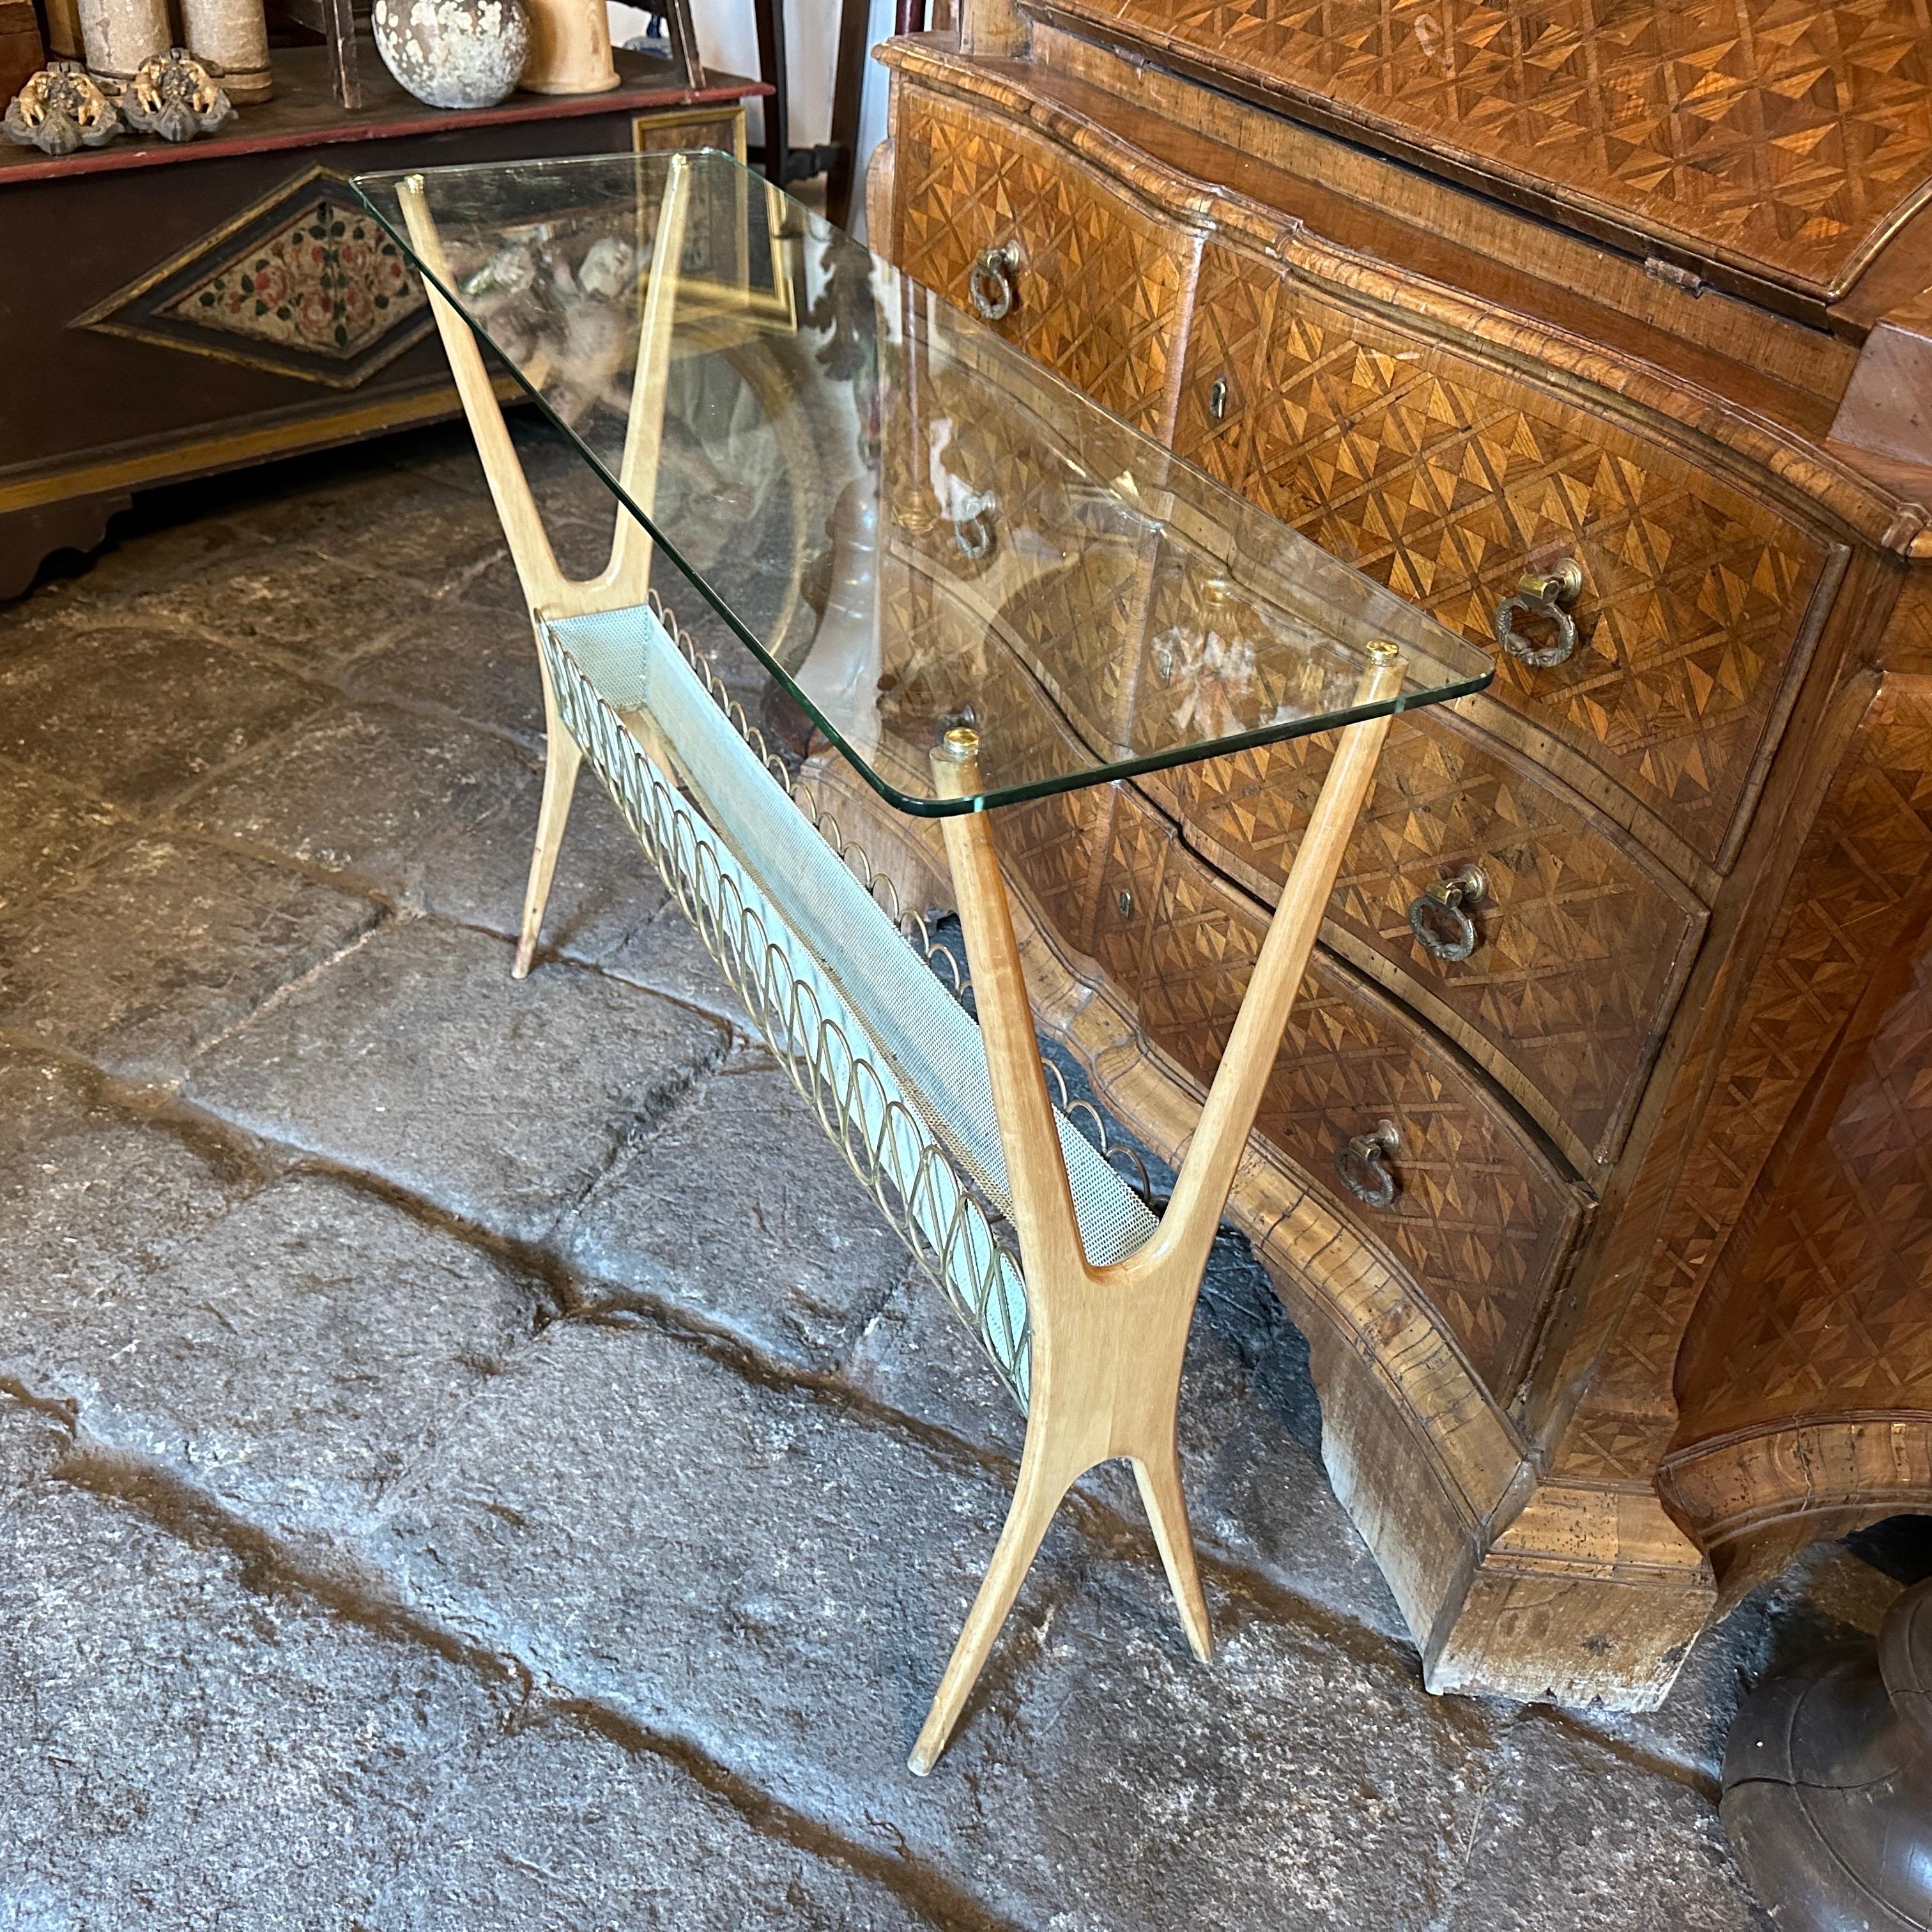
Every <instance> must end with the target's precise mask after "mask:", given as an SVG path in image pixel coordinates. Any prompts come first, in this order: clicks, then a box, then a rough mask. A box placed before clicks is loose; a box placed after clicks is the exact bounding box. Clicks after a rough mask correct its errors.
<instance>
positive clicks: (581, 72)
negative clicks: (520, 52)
mask: <svg viewBox="0 0 1932 1932" xmlns="http://www.w3.org/2000/svg"><path fill="white" fill-rule="evenodd" d="M526 4H527V5H528V6H529V11H530V51H529V58H527V59H526V61H525V62H523V79H522V80H521V81H520V83H519V85H520V86H522V87H523V89H525V90H526V92H529V93H531V94H601V93H603V92H604V91H605V90H606V89H609V88H613V87H615V86H616V85H617V69H616V65H614V64H613V62H612V60H611V58H610V15H609V14H608V13H607V12H606V11H605V10H604V0H526Z"/></svg>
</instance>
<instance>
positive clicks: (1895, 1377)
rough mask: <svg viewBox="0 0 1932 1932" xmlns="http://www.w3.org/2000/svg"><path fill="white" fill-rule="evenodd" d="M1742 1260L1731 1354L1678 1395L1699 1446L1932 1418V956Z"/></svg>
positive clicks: (1714, 1357)
mask: <svg viewBox="0 0 1932 1932" xmlns="http://www.w3.org/2000/svg"><path fill="white" fill-rule="evenodd" d="M1802 1160H1803V1169H1802V1185H1800V1186H1798V1187H1787V1188H1786V1189H1784V1190H1782V1191H1781V1193H1780V1194H1779V1196H1778V1199H1777V1201H1776V1202H1775V1204H1774V1206H1773V1208H1772V1212H1771V1213H1770V1214H1769V1215H1768V1216H1767V1217H1766V1220H1765V1221H1764V1223H1763V1226H1761V1227H1760V1229H1758V1231H1757V1235H1756V1237H1755V1238H1754V1240H1753V1241H1752V1243H1751V1247H1750V1249H1749V1250H1748V1253H1746V1255H1745V1258H1744V1259H1743V1262H1742V1264H1741V1265H1740V1275H1741V1278H1743V1279H1745V1280H1748V1281H1749V1282H1750V1284H1751V1292H1750V1294H1749V1295H1748V1296H1742V1295H1740V1296H1736V1297H1734V1298H1733V1300H1734V1303H1735V1314H1734V1319H1733V1320H1732V1321H1731V1322H1729V1323H1728V1324H1727V1329H1728V1333H1727V1335H1726V1337H1725V1341H1724V1348H1723V1350H1722V1352H1721V1357H1722V1358H1721V1360H1719V1359H1718V1352H1716V1351H1715V1350H1714V1351H1712V1352H1711V1355H1710V1357H1709V1358H1708V1359H1706V1361H1703V1363H1701V1364H1698V1365H1697V1373H1695V1375H1694V1378H1693V1379H1692V1380H1691V1382H1689V1384H1688V1385H1687V1386H1686V1387H1685V1388H1683V1389H1682V1390H1681V1391H1680V1395H1681V1397H1682V1402H1683V1408H1684V1425H1685V1431H1686V1433H1687V1435H1689V1436H1690V1437H1691V1439H1693V1440H1703V1439H1708V1438H1709V1437H1710V1436H1716V1435H1720V1434H1722V1433H1724V1432H1725V1431H1727V1430H1733V1429H1744V1428H1748V1427H1751V1426H1752V1425H1753V1424H1761V1423H1764V1422H1767V1421H1787V1420H1789V1419H1790V1418H1796V1417H1799V1416H1803V1415H1808V1414H1809V1415H1817V1414H1820V1413H1821V1412H1832V1411H1838V1410H1843V1409H1932V947H1928V948H1927V949H1925V950H1924V951H1923V952H1922V953H1921V956H1920V958H1919V960H1918V970H1917V971H1916V973H1915V974H1914V976H1913V977H1912V982H1911V983H1910V984H1909V986H1907V987H1906V989H1905V990H1904V992H1903V993H1902V994H1901V995H1900V997H1899V998H1898V999H1897V1001H1895V1003H1894V1005H1893V1007H1892V1008H1891V1011H1890V1012H1889V1013H1888V1014H1887V1015H1886V1016H1885V1019H1884V1020H1883V1022H1882V1024H1881V1025H1880V1026H1879V1029H1878V1031H1877V1033H1876V1036H1875V1037H1873V1040H1872V1042H1871V1044H1870V1049H1869V1050H1868V1052H1867V1054H1866V1055H1865V1056H1864V1061H1863V1063H1862V1064H1861V1067H1860V1068H1859V1070H1858V1073H1857V1074H1856V1076H1855V1078H1854V1079H1852V1081H1851V1082H1850V1083H1849V1086H1848V1087H1847V1088H1846V1092H1845V1094H1844V1097H1843V1100H1841V1102H1840V1103H1839V1105H1838V1109H1837V1110H1836V1112H1835V1115H1834V1116H1833V1118H1832V1121H1831V1123H1830V1126H1829V1130H1827V1131H1826V1133H1823V1135H1822V1136H1820V1139H1819V1140H1818V1142H1817V1144H1816V1145H1814V1146H1811V1147H1808V1148H1806V1149H1805V1150H1804V1152H1803V1154H1802Z"/></svg>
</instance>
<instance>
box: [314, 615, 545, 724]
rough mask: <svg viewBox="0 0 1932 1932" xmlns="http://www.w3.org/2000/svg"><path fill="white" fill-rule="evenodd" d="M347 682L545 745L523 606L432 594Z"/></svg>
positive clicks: (363, 691) (539, 682)
mask: <svg viewBox="0 0 1932 1932" xmlns="http://www.w3.org/2000/svg"><path fill="white" fill-rule="evenodd" d="M345 682H346V684H347V688H349V689H350V691H353V692H354V693H355V694H357V695H358V696H364V697H383V698H389V699H391V700H394V701H395V702H396V703H401V704H411V705H421V706H428V707H429V708H430V709H434V710H437V711H441V712H447V713H448V714H449V715H451V716H452V717H455V718H462V719H463V720H464V721H466V722H468V723H470V724H480V725H481V726H483V727H484V728H485V729H486V730H491V731H500V732H502V733H505V734H507V735H508V736H511V737H514V738H515V739H517V740H518V741H519V742H521V743H522V744H524V745H527V746H528V747H529V748H530V749H531V750H532V751H538V752H541V750H542V748H543V742H544V710H543V678H542V673H541V671H540V670H538V664H537V647H536V642H535V639H534V638H533V637H532V636H531V634H530V626H529V619H527V618H526V617H525V616H523V614H522V613H520V611H519V612H511V611H506V610H501V609H498V608H496V607H492V606H490V605H487V604H481V603H475V602H469V601H465V600H464V599H463V598H458V597H449V598H437V599H435V600H434V601H433V602H431V604H429V605H428V607H427V608H426V609H425V610H421V611H419V614H418V616H417V618H416V622H414V623H413V624H411V625H410V626H409V628H407V629H406V630H404V631H403V632H402V633H401V635H399V636H398V637H394V638H392V639H391V640H390V641H389V643H386V644H383V645H382V646H380V648H378V649H375V650H374V651H371V652H369V653H368V655H366V656H365V657H362V658H359V659H358V660H357V661H356V663H355V664H353V666H351V667H350V669H349V670H348V671H347V673H345Z"/></svg>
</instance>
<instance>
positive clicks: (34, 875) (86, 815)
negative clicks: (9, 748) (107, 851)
mask: <svg viewBox="0 0 1932 1932" xmlns="http://www.w3.org/2000/svg"><path fill="white" fill-rule="evenodd" d="M0 649H4V646H0ZM122 822H123V821H122V820H121V817H120V815H119V814H118V813H117V812H116V811H115V809H114V808H113V806H112V805H109V804H107V802H105V800H104V799H97V798H91V797H89V795H88V794H87V793H86V792H84V791H82V790H80V789H79V788H78V787H76V786H74V785H71V784H67V783H66V782H65V781H64V780H62V779H60V778H55V777H54V776H53V775H52V773H50V772H42V771H36V770H34V769H33V768H32V767H31V766H27V765H16V764H13V763H8V762H7V761H6V760H0V909H4V908H5V907H6V906H7V905H8V904H10V903H12V902H13V901H15V900H16V899H17V898H20V895H22V894H23V893H26V892H31V890H33V889H34V887H35V886H40V885H43V884H46V883H50V882H55V881H58V880H60V879H61V878H62V877H63V876H64V875H66V874H71V873H74V872H77V871H80V869H81V868H82V867H83V865H86V862H88V860H89V859H90V858H92V857H93V856H95V854H96V853H98V852H99V851H100V850H101V847H103V846H104V844H106V843H107V841H108V840H110V838H113V836H114V835H115V832H116V830H117V829H118V828H119V826H121V823H122Z"/></svg>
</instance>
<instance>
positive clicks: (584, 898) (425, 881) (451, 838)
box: [410, 778, 721, 1004]
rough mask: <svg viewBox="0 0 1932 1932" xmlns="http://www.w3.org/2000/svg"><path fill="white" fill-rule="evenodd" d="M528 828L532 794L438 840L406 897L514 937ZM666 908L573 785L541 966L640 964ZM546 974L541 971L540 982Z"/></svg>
mask: <svg viewBox="0 0 1932 1932" xmlns="http://www.w3.org/2000/svg"><path fill="white" fill-rule="evenodd" d="M536 822H537V793H536V791H535V789H534V788H532V789H531V790H528V791H526V792H524V793H519V794H518V795H517V796H514V797H511V798H506V799H503V800H502V802H501V803H500V804H499V805H498V806H497V807H496V809H495V810H494V811H492V812H490V814H489V815H488V816H487V817H485V818H483V819H481V820H478V823H476V824H475V825H473V826H468V827H466V828H463V829H460V830H455V831H452V832H448V833H446V835H444V836H443V838H440V839H439V840H437V842H436V843H435V844H434V845H432V846H431V847H430V848H429V849H428V850H427V851H426V852H425V853H424V854H423V856H422V859H421V862H419V864H418V865H417V866H416V870H415V874H414V877H413V882H412V884H411V887H410V892H411V895H412V897H413V898H414V899H415V900H416V901H417V902H418V903H419V904H421V905H422V907H423V909H424V910H425V911H428V912H431V913H437V914H438V915H439V916H441V917H443V918H444V919H455V920H456V921H457V922H458V923H460V924H461V925H463V926H476V927H478V928H480V929H481V930H483V931H484V932H495V933H500V934H501V935H502V936H503V937H504V938H506V939H514V938H515V937H516V936H517V933H518V932H520V930H521V929H522V924H523V889H524V885H525V883H526V880H527V879H528V877H529V868H530V850H531V847H532V844H534V842H535V837H536ZM668 904H670V895H669V894H668V893H667V892H666V891H665V890H664V886H663V885H662V883H661V882H660V881H659V880H658V875H657V873H656V871H655V870H654V869H653V868H652V865H651V862H650V861H649V859H646V857H645V856H644V854H643V850H641V848H640V847H639V845H638V844H637V840H636V839H635V838H634V837H633V836H632V835H631V830H630V828H629V827H628V826H627V825H625V823H624V821H623V820H622V818H621V817H619V815H618V812H617V808H616V806H615V805H613V804H612V803H611V802H610V799H609V797H608V796H607V794H606V793H605V792H604V788H603V787H601V785H598V784H595V783H594V782H592V781H590V780H589V779H588V778H585V779H583V780H580V781H579V783H578V785H577V797H576V799H575V801H574V803H573V804H572V805H571V809H570V818H569V821H568V823H567V824H566V825H565V827H564V834H563V845H562V850H560V851H559V853H558V854H557V860H556V871H555V873H554V874H553V876H552V877H551V880H550V900H549V902H548V904H547V905H546V906H545V907H544V922H543V935H542V940H541V947H540V950H539V952H538V959H539V960H540V961H541V960H543V959H547V958H552V957H554V958H560V959H568V960H571V961H575V962H580V963H582V964H585V965H594V966H600V967H603V968H605V969H606V970H607V971H608V970H611V969H612V968H613V967H614V965H615V964H616V962H618V961H619V959H622V958H625V956H630V957H631V958H634V959H643V958H644V957H646V956H648V953H649V950H650V947H651V946H652V944H653V941H654V938H655V935H653V934H652V932H649V931H648V930H647V929H652V925H653V922H654V921H655V919H657V916H658V914H659V913H661V912H663V911H664V909H665V907H667V905H668ZM675 916H676V915H674V914H673V917H675ZM543 972H544V968H543V966H542V965H539V966H538V970H537V974H536V977H538V978H539V979H540V978H541V977H542V974H543ZM663 977H670V976H669V975H668V974H666V975H664V976H663ZM632 983H633V984H634V983H635V981H634V980H633V981H632ZM720 990H721V989H720ZM690 1004H702V1002H699V1001H692V1002H690Z"/></svg>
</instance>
